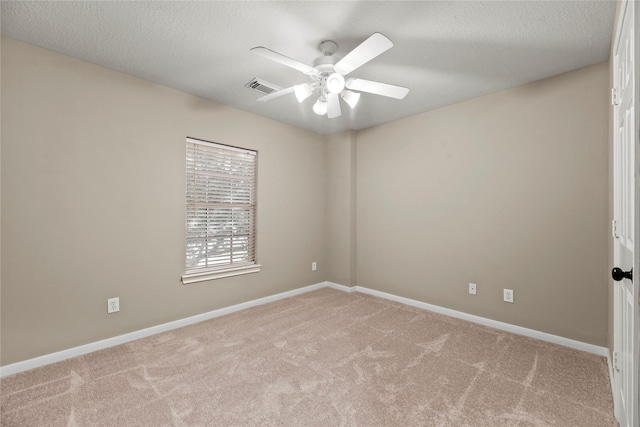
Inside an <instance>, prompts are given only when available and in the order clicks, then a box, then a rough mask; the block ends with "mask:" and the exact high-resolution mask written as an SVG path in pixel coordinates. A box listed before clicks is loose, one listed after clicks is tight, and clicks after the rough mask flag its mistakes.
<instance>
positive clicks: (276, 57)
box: [251, 46, 318, 76]
mask: <svg viewBox="0 0 640 427" xmlns="http://www.w3.org/2000/svg"><path fill="white" fill-rule="evenodd" d="M251 52H254V53H257V54H258V55H260V56H263V57H265V58H267V59H270V60H272V61H275V62H278V63H280V64H282V65H286V66H287V67H291V68H293V69H294V70H298V71H300V72H303V73H305V74H308V75H310V76H314V75H317V74H318V71H317V70H316V69H315V68H313V67H310V66H308V65H305V64H303V63H302V62H298V61H296V60H295V59H291V58H289V57H287V56H284V55H282V54H279V53H278V52H274V51H272V50H271V49H267V48H266V47H262V46H258V47H254V48H253V49H251Z"/></svg>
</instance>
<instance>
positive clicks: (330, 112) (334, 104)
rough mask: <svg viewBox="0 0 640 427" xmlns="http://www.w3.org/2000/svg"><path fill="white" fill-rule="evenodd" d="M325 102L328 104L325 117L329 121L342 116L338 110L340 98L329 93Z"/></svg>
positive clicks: (335, 94)
mask: <svg viewBox="0 0 640 427" xmlns="http://www.w3.org/2000/svg"><path fill="white" fill-rule="evenodd" d="M327 101H328V102H329V106H328V109H327V117H329V118H330V119H333V118H334V117H339V116H340V115H341V114H342V111H341V110H340V98H339V97H338V94H337V93H330V94H329V95H327Z"/></svg>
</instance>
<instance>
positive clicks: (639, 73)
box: [610, 0, 640, 426]
mask: <svg viewBox="0 0 640 427" xmlns="http://www.w3.org/2000/svg"><path fill="white" fill-rule="evenodd" d="M631 1H633V0H631ZM629 3H630V0H623V1H621V2H620V9H619V12H618V14H617V18H618V22H617V25H616V29H615V33H614V39H613V43H612V46H611V55H610V56H611V64H612V65H611V72H612V73H613V75H612V84H613V85H614V90H615V85H616V83H617V78H616V74H617V60H616V59H617V58H616V56H615V53H616V51H617V48H618V43H619V40H620V34H621V32H622V29H623V21H624V20H623V19H622V18H623V16H624V14H625V11H626V8H627V5H628V4H629ZM633 13H634V16H633V18H634V22H635V24H636V28H635V29H634V34H633V46H634V49H633V55H634V57H633V63H634V68H635V69H634V79H633V80H634V82H633V106H634V129H633V135H634V141H633V144H634V146H635V149H634V153H635V155H634V159H633V162H634V163H633V164H634V174H635V179H634V181H635V182H634V184H635V188H634V214H633V216H634V222H635V224H634V225H635V226H634V232H633V239H634V244H633V270H634V272H636V273H635V276H636V277H635V278H634V279H635V280H634V281H633V304H634V307H635V310H634V312H635V315H634V319H633V323H634V331H635V333H634V334H633V343H632V345H633V354H634V356H635V358H634V360H633V361H632V363H633V365H634V368H633V369H632V373H631V375H632V378H631V381H632V393H631V394H632V397H633V400H632V402H630V403H631V404H632V405H633V409H632V417H633V420H631V424H630V425H633V426H637V425H638V421H639V415H638V410H639V407H640V402H639V400H640V396H639V393H638V391H639V389H638V384H639V383H640V369H639V368H640V342H639V337H638V334H639V332H640V329H639V328H640V296H639V294H640V292H639V290H640V286H639V282H640V276H639V275H640V218H639V215H640V108H639V100H640V87H639V86H640V84H639V83H640V67H639V61H640V31H638V28H637V27H638V23H640V19H639V18H640V4H638V3H637V2H636V3H635V4H634V11H633ZM615 96H616V95H615V94H614V95H613V97H615ZM614 99H615V98H614ZM610 117H611V119H612V122H613V125H612V126H611V132H612V135H611V136H612V137H613V140H612V142H614V147H615V141H616V138H617V136H616V134H617V126H618V116H617V112H616V108H615V106H614V107H613V108H612V114H611V116H610ZM613 150H614V152H613V155H614V164H613V167H612V172H611V174H612V175H613V177H612V178H613V183H614V184H613V185H614V187H613V188H614V190H615V185H616V180H617V179H618V177H617V176H616V173H615V172H616V170H615V165H616V159H615V157H616V154H617V153H616V152H615V148H614V149H613ZM613 198H614V219H615V218H616V217H617V216H616V206H617V205H616V204H617V203H618V202H617V200H616V194H615V191H614V192H613ZM614 227H615V223H614ZM612 249H613V261H614V264H616V263H618V262H619V253H618V244H617V242H616V238H615V229H614V239H613V247H612ZM614 266H617V265H614ZM620 283H621V282H620ZM618 286H619V284H618V282H613V296H614V302H613V305H612V316H611V317H613V323H614V331H613V335H614V342H613V349H612V351H613V354H612V359H613V364H614V365H615V363H616V357H617V355H616V350H617V349H618V348H617V342H616V341H617V339H618V338H617V337H618V336H620V335H621V331H620V328H621V325H619V320H618V316H619V313H617V312H616V308H617V304H616V302H615V300H616V298H619V293H618V292H619V289H618ZM610 362H611V361H610ZM610 372H611V373H612V378H611V385H612V392H613V401H614V411H615V415H616V418H617V419H619V416H620V411H621V410H622V408H621V403H620V376H619V374H618V373H617V370H616V367H615V366H610ZM633 372H635V375H634V374H633Z"/></svg>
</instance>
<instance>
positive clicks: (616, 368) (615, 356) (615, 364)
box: [613, 351, 620, 372]
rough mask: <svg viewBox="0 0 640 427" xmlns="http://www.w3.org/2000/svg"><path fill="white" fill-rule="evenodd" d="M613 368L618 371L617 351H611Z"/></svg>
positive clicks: (618, 358)
mask: <svg viewBox="0 0 640 427" xmlns="http://www.w3.org/2000/svg"><path fill="white" fill-rule="evenodd" d="M613 369H615V370H616V371H618V372H620V353H619V352H617V351H614V352H613Z"/></svg>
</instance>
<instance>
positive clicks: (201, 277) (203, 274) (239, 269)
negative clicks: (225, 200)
mask: <svg viewBox="0 0 640 427" xmlns="http://www.w3.org/2000/svg"><path fill="white" fill-rule="evenodd" d="M198 146H201V147H203V148H202V149H203V150H204V151H205V153H206V152H207V148H209V149H210V151H209V153H208V155H210V156H213V153H214V152H217V153H216V154H215V155H216V156H219V155H220V153H221V152H222V153H223V155H222V157H223V158H224V152H225V151H226V152H239V153H242V154H248V155H251V156H254V161H253V176H252V177H251V179H250V181H251V183H252V184H250V185H249V189H248V192H249V196H248V199H249V202H248V203H239V204H240V205H241V206H245V205H246V206H248V215H249V225H248V226H247V227H248V230H249V232H248V241H247V245H248V250H247V252H248V260H247V261H240V262H238V263H234V260H233V244H230V247H229V252H228V254H229V263H226V264H225V263H220V264H218V265H213V266H203V267H194V266H189V265H188V262H189V242H190V241H192V242H193V241H194V240H195V241H197V239H198V237H199V236H197V233H196V231H194V228H195V227H196V226H194V225H193V224H194V223H197V222H198V221H202V217H199V214H197V213H196V211H197V210H198V209H199V210H202V209H205V210H206V219H205V224H206V226H205V228H206V230H207V231H206V232H205V234H206V237H204V239H203V241H202V242H201V244H204V245H205V249H204V252H205V256H206V258H207V260H209V257H210V253H209V252H207V251H208V249H207V247H208V245H209V240H208V239H209V218H210V217H211V215H210V212H215V211H216V210H218V211H219V212H218V213H220V211H225V210H226V211H228V210H229V209H231V205H230V206H229V207H221V206H217V207H211V206H208V207H207V206H202V205H200V206H198V202H197V200H198V197H197V194H198V193H199V192H198V190H200V193H199V194H203V193H206V194H209V195H210V194H211V192H210V189H209V187H210V185H209V181H208V180H215V178H212V177H211V176H208V177H206V176H205V175H206V174H207V173H208V174H210V175H211V174H216V173H220V171H219V170H218V171H214V170H212V169H209V170H206V171H204V170H201V171H200V173H199V174H198V172H197V170H196V160H195V157H194V159H193V160H191V161H190V158H189V154H190V151H189V150H197V148H198ZM221 150H222V151H221ZM194 154H195V151H194ZM228 156H229V157H228V158H227V159H228V160H230V161H232V162H234V161H235V162H238V160H237V157H234V156H232V155H230V154H229V155H228ZM190 162H191V163H192V165H190ZM222 173H225V172H224V171H223V172H222ZM197 177H200V178H201V179H205V180H207V181H206V184H204V185H202V184H200V185H196V184H195V182H196V178H197ZM190 179H191V180H192V182H193V183H194V184H193V186H192V188H191V190H190ZM236 181H240V179H238V180H236ZM257 181H258V152H257V150H251V149H247V148H241V147H235V146H231V145H226V144H220V143H217V142H210V141H205V140H201V139H197V138H191V137H187V138H186V144H185V221H184V225H185V239H184V248H183V250H184V252H183V254H184V274H183V275H182V277H181V280H182V283H183V284H185V285H187V284H190V283H197V282H203V281H207V280H214V279H221V278H225V277H233V276H238V275H243V274H249V273H257V272H259V271H260V269H261V267H262V266H261V265H260V264H258V262H257V252H258V251H257V210H258V208H257V205H258V204H257V195H258V191H257V187H258V182H257ZM201 182H202V181H201ZM218 184H219V182H218ZM245 184H246V183H245V182H243V185H245ZM203 186H204V187H205V188H202V187H203ZM219 188H220V187H215V189H216V190H218V191H219ZM190 191H192V192H193V194H192V198H191V200H190V194H189V192H190ZM211 191H213V189H211ZM234 194H237V193H234V191H233V190H229V192H228V194H226V193H225V195H227V196H230V197H232V196H233V195H234ZM245 198H247V196H245ZM205 200H208V199H207V198H205ZM204 204H209V202H205V203H204ZM234 204H235V203H234ZM236 208H237V206H236ZM240 209H242V208H241V207H240ZM190 210H191V211H192V212H193V214H192V215H191V216H190V214H189V211H190ZM226 214H227V215H228V212H227V213H226ZM190 223H191V224H192V225H191V227H192V228H191V230H190ZM200 233H202V231H200ZM233 236H234V234H233V233H232V234H231V235H229V238H230V242H232V241H233ZM200 237H201V236H200ZM223 254H224V252H223ZM222 256H224V255H222ZM207 262H208V261H207Z"/></svg>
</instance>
